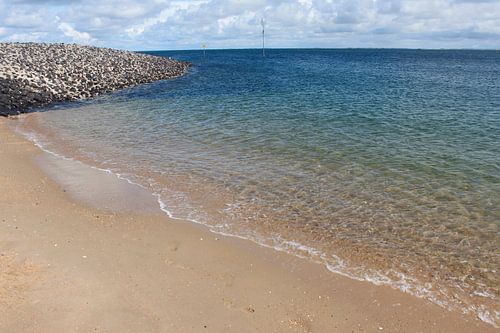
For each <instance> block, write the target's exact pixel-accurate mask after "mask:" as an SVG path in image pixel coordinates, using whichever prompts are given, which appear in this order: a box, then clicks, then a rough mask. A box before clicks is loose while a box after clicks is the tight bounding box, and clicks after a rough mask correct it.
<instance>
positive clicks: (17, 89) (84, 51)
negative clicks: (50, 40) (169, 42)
mask: <svg viewBox="0 0 500 333" xmlns="http://www.w3.org/2000/svg"><path fill="white" fill-rule="evenodd" d="M189 66H190V63H188V62H182V61H176V60H172V59H169V58H165V57H158V56H153V55H146V54H141V53H135V52H127V51H120V50H114V49H108V48H99V47H90V46H81V45H76V44H42V43H0V116H8V115H15V114H19V113H24V112H27V111H29V110H30V109H32V108H34V107H39V106H45V105H50V104H52V103H55V102H62V101H70V100H77V99H83V98H89V97H94V96H97V95H100V94H103V93H107V92H111V91H114V90H117V89H121V88H125V87H130V86H134V85H137V84H141V83H148V82H153V81H158V80H164V79H170V78H175V77H178V76H181V75H183V74H184V73H186V71H187V69H188V68H189Z"/></svg>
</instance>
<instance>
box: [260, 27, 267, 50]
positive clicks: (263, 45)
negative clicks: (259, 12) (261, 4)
mask: <svg viewBox="0 0 500 333" xmlns="http://www.w3.org/2000/svg"><path fill="white" fill-rule="evenodd" d="M260 24H261V25H262V56H263V57H265V56H266V44H265V34H264V31H265V29H266V21H265V20H264V19H262V20H261V21H260Z"/></svg>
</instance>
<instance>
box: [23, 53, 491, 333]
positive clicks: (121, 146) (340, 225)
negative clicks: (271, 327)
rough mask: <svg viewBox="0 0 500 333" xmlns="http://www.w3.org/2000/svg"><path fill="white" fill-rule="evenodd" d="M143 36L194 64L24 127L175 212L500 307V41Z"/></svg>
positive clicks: (397, 283)
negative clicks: (179, 45) (431, 43)
mask: <svg viewBox="0 0 500 333" xmlns="http://www.w3.org/2000/svg"><path fill="white" fill-rule="evenodd" d="M150 53H152V54H156V55H160V56H169V57H173V58H176V59H181V60H188V61H191V62H193V67H192V68H191V69H190V71H189V73H188V74H187V75H185V76H184V77H181V78H177V79H174V80H166V81H160V82H155V83H152V84H146V85H142V86H138V87H134V88H129V89H125V90H122V91H119V92H116V93H113V94H107V95H104V96H101V97H98V98H95V99H92V100H85V101H81V102H75V103H66V104H61V105H57V106H55V107H51V108H49V109H47V111H50V112H43V113H39V114H37V115H36V116H35V117H34V118H35V121H36V126H31V127H29V128H30V129H29V131H31V135H32V136H33V137H34V138H36V139H37V140H38V141H39V142H40V143H41V144H42V145H43V146H44V147H46V148H47V149H49V150H52V151H54V152H58V153H59V154H62V155H65V156H69V157H74V158H76V159H80V160H83V161H85V162H87V163H89V164H91V165H95V166H98V167H100V168H104V169H108V170H111V171H113V172H116V173H119V174H121V175H122V176H125V177H128V179H130V180H131V181H134V182H137V183H139V184H141V185H143V186H146V187H147V188H149V189H150V190H151V191H152V192H153V193H154V194H155V195H156V196H157V197H158V200H159V203H160V204H161V207H162V208H163V209H164V211H165V212H167V213H168V214H169V215H171V216H172V217H176V218H182V219H188V220H191V221H195V222H198V223H203V224H206V225H208V226H209V227H210V228H211V230H213V231H214V232H220V233H223V234H231V235H236V236H240V237H244V238H248V239H251V240H253V241H256V242H258V243H260V244H263V245H266V246H271V247H274V248H276V249H278V250H283V251H288V252H291V253H294V254H296V255H299V256H303V257H308V258H310V259H311V260H315V261H318V262H321V263H324V264H325V265H327V267H328V268H329V269H330V270H332V271H335V272H338V273H341V274H344V275H347V276H350V277H352V278H355V279H361V280H369V281H371V282H373V283H377V284H386V285H390V286H393V287H396V288H399V289H401V290H404V291H406V292H409V293H412V294H414V295H417V296H421V297H425V298H427V299H429V300H431V301H434V302H435V303H438V304H441V305H443V306H446V307H449V308H455V309H460V310H462V311H464V312H471V313H474V314H475V315H477V316H478V317H479V318H481V319H483V320H485V321H487V322H490V323H493V324H495V325H499V323H500V319H499V315H500V313H499V311H500V307H499V301H498V297H499V296H500V290H499V286H500V279H499V269H500V260H499V255H500V250H499V244H500V242H499V231H500V228H499V225H500V52H498V51H467V50H460V51H459V50H373V49H341V50H336V49H331V50H329V49H311V50H306V49H283V50H279V49H272V50H268V52H267V53H266V57H265V58H264V57H262V54H261V51H259V50H211V51H207V52H206V56H203V52H201V51H170V52H166V51H165V52H164V51H158V52H150ZM32 122H33V121H32ZM32 125H33V124H32ZM21 127H22V126H21ZM25 127H26V128H25V129H24V130H25V131H28V127H27V126H25Z"/></svg>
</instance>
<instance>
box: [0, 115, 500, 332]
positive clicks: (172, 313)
mask: <svg viewBox="0 0 500 333" xmlns="http://www.w3.org/2000/svg"><path fill="white" fill-rule="evenodd" d="M15 121H16V120H12V119H0V170H1V173H0V332H2V333H4V332H5V333H10V332H12V333H14V332H16V333H17V332H51V333H56V332H120V333H124V332H381V331H383V332H495V331H496V330H495V329H494V328H493V327H491V326H489V325H487V324H485V323H483V322H481V321H479V320H477V319H475V318H472V317H470V316H467V315H463V314H460V313H456V312H449V311H447V310H445V309H443V308H440V307H439V306H437V305H434V304H432V303H430V302H428V301H425V300H422V299H418V298H416V297H413V296H411V295H408V294H405V293H402V292H400V291H397V290H393V289H391V288H388V287H381V286H375V285H372V284H370V283H367V282H359V281H353V280H350V279H348V278H345V277H342V276H340V275H336V274H333V273H331V272H328V271H327V270H326V269H325V268H324V267H322V266H320V265H317V264H314V263H310V262H308V261H307V260H304V259H300V258H296V257H293V256H291V255H288V254H285V253H279V252H276V251H274V250H271V249H266V248H262V247H259V246H258V245H255V244H253V243H251V242H248V241H245V240H241V239H236V238H228V237H221V236H219V235H215V234H213V233H210V232H209V231H208V230H207V229H206V228H205V227H203V226H199V225H194V224H191V223H188V222H184V221H178V220H171V219H168V218H167V217H166V216H165V214H163V213H162V212H161V211H160V210H159V209H158V207H157V206H156V202H155V200H154V198H153V197H152V196H149V195H148V193H144V191H141V190H140V189H138V188H137V187H135V186H134V185H131V184H128V183H126V182H125V181H121V180H118V179H117V178H116V177H115V176H113V175H110V174H106V173H104V172H101V171H97V170H95V169H91V168H88V167H86V166H85V165H83V164H79V163H74V162H70V161H66V162H64V161H62V160H59V161H58V159H56V158H54V157H52V156H50V155H48V154H46V153H43V152H42V151H41V150H39V149H38V148H37V147H35V146H34V145H33V144H32V143H31V142H29V141H27V140H25V139H24V138H22V137H20V136H19V135H17V134H14V133H13V132H12V131H11V130H10V129H8V128H7V126H6V123H8V122H15ZM96 202H98V203H100V205H99V207H96V206H95V203H96ZM123 208H127V209H123Z"/></svg>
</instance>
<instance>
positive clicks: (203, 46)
mask: <svg viewBox="0 0 500 333" xmlns="http://www.w3.org/2000/svg"><path fill="white" fill-rule="evenodd" d="M201 47H202V48H203V58H205V48H206V47H207V46H206V45H205V44H201Z"/></svg>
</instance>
